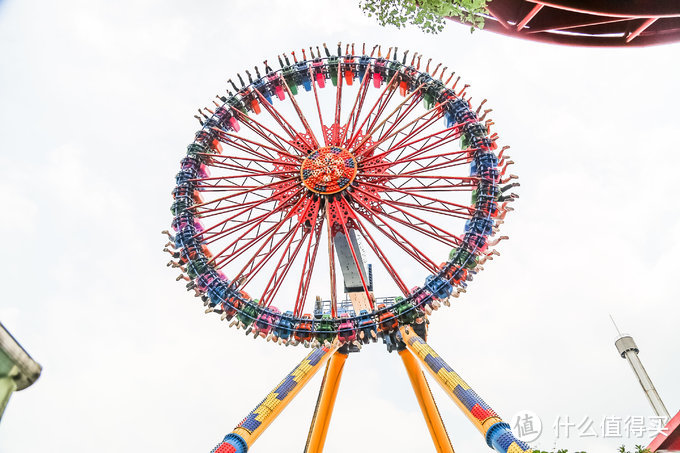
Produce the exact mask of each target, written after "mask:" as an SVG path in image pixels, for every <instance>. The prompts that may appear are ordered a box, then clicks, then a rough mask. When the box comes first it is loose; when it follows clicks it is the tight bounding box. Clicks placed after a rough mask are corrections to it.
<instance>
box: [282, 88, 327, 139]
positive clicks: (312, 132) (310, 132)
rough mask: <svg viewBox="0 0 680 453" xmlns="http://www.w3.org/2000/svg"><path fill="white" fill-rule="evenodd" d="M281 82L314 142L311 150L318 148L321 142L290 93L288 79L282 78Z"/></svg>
mask: <svg viewBox="0 0 680 453" xmlns="http://www.w3.org/2000/svg"><path fill="white" fill-rule="evenodd" d="M281 81H282V82H283V87H284V88H285V89H286V92H287V93H288V98H289V99H290V101H291V102H292V104H293V108H294V109H295V113H297V115H298V118H300V121H301V122H302V126H303V127H304V128H305V131H306V132H307V135H308V136H309V138H310V139H311V140H312V143H310V147H311V149H316V148H318V147H319V141H318V140H317V139H316V136H315V135H314V131H312V128H311V127H309V122H307V118H306V117H305V115H304V114H303V113H302V110H301V109H300V106H299V105H298V103H297V100H296V99H295V96H293V93H292V92H291V91H290V87H288V82H286V79H285V78H284V77H281Z"/></svg>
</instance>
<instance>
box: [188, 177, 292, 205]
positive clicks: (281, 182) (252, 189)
mask: <svg viewBox="0 0 680 453" xmlns="http://www.w3.org/2000/svg"><path fill="white" fill-rule="evenodd" d="M248 178H252V177H251V176H248ZM222 179H223V180H224V182H230V181H229V180H228V179H226V178H222ZM230 179H231V178H230ZM296 179H298V177H297V176H296V177H292V178H286V179H281V180H278V181H272V182H269V183H267V184H262V185H259V186H246V187H248V188H246V189H245V190H242V191H240V192H236V193H232V194H231V195H226V196H224V197H220V198H216V199H214V200H208V201H205V202H203V203H199V204H195V205H193V206H192V207H191V209H196V208H201V207H203V206H207V205H209V204H212V203H218V202H220V201H223V200H228V199H230V198H234V197H238V196H241V195H247V194H249V193H252V192H255V191H257V190H272V191H273V190H274V188H275V187H277V186H280V185H284V184H287V183H291V182H292V181H295V180H296ZM195 181H198V180H195Z"/></svg>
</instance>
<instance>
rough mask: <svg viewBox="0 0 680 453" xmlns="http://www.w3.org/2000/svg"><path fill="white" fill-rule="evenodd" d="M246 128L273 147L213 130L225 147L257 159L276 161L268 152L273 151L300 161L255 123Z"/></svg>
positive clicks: (213, 155) (212, 155)
mask: <svg viewBox="0 0 680 453" xmlns="http://www.w3.org/2000/svg"><path fill="white" fill-rule="evenodd" d="M246 127H247V128H248V129H250V130H252V131H253V132H254V133H255V134H257V135H258V136H259V137H262V138H264V140H266V141H267V142H268V143H269V144H270V145H271V146H269V145H265V144H264V143H260V142H257V141H255V140H252V139H248V138H246V137H243V136H241V135H236V134H232V133H230V132H227V131H224V130H222V129H217V128H213V130H214V131H215V132H216V133H217V139H218V140H219V141H220V142H221V143H224V144H225V145H228V146H230V147H232V148H235V149H237V150H239V151H243V152H245V153H248V154H252V155H254V156H256V157H260V158H263V159H267V158H268V159H272V160H276V157H275V156H274V155H272V154H270V153H269V152H268V151H273V152H275V153H277V154H278V155H280V156H286V157H288V158H290V159H294V160H300V158H299V157H298V156H295V155H293V154H290V153H288V152H287V151H286V148H285V147H284V145H283V144H282V143H280V142H277V141H274V140H273V139H272V136H273V135H268V133H266V131H263V130H261V129H259V128H257V127H255V123H253V124H249V123H246ZM251 145H252V146H255V147H257V148H261V149H262V150H263V151H265V153H266V154H261V153H259V152H258V151H256V150H255V149H253V148H252V147H251ZM208 156H209V157H217V156H221V155H220V154H209V155H208Z"/></svg>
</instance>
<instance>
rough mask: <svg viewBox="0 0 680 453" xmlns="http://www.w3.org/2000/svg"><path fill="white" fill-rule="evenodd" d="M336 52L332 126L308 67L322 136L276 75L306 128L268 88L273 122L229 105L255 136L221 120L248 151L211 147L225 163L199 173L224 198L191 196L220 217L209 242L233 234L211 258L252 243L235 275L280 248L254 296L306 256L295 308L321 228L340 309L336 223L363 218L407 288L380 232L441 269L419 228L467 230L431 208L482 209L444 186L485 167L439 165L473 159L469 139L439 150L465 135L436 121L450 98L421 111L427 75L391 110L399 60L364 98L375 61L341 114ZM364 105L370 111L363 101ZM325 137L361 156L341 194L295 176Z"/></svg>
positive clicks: (428, 266)
mask: <svg viewBox="0 0 680 453" xmlns="http://www.w3.org/2000/svg"><path fill="white" fill-rule="evenodd" d="M338 64H339V66H338V83H337V86H336V95H335V108H334V118H333V119H334V121H333V123H332V124H331V125H330V126H326V125H325V124H324V120H323V117H322V109H321V105H320V101H319V95H318V87H317V84H316V80H315V78H314V77H313V76H312V77H311V79H312V84H313V95H314V99H315V102H316V110H317V113H318V120H319V123H320V125H321V129H322V131H323V140H322V142H323V143H321V142H320V141H319V140H318V139H317V137H316V136H315V134H314V132H313V130H312V128H311V127H310V122H309V121H308V119H307V118H306V117H305V115H304V113H303V109H302V108H301V107H300V105H299V104H298V101H297V100H296V98H295V96H293V94H292V93H291V90H290V88H289V87H288V85H287V83H286V81H285V79H284V78H283V77H279V79H280V81H281V83H282V85H283V88H284V91H285V93H286V94H287V97H288V102H290V104H291V105H292V107H293V109H294V111H295V115H296V116H297V117H298V119H299V120H300V123H301V124H302V129H303V131H299V130H297V129H296V127H295V126H293V125H292V124H291V123H290V122H289V121H288V120H286V118H285V115H284V114H282V113H281V112H280V111H279V109H277V108H276V107H275V106H274V105H273V104H271V103H270V102H268V101H267V99H266V98H265V96H263V95H262V94H261V93H260V92H258V91H257V90H253V93H254V95H255V96H256V97H257V99H258V101H259V103H260V105H261V106H262V107H263V109H262V111H263V112H266V113H267V114H268V117H269V119H270V120H271V123H273V124H275V126H273V128H272V127H269V126H268V125H266V124H265V123H264V121H263V120H259V119H257V118H254V117H253V116H246V115H245V114H244V113H242V112H241V111H239V110H238V109H236V108H233V109H232V112H233V113H234V115H235V116H236V117H237V118H238V120H239V121H240V124H242V125H243V126H244V129H245V130H246V131H248V132H249V133H250V134H251V135H253V136H255V137H256V138H248V137H244V136H243V135H242V134H241V135H239V134H233V133H229V132H225V131H222V130H217V129H216V130H215V131H216V133H217V137H218V140H219V141H220V142H221V145H222V146H224V147H226V148H228V149H231V150H233V151H234V152H238V153H242V154H245V156H244V155H236V154H235V153H234V152H232V151H228V152H224V153H223V154H209V155H206V156H209V158H210V160H209V166H210V167H213V168H215V169H220V170H223V171H226V172H229V174H228V176H217V177H210V176H206V177H203V178H197V179H196V180H195V181H196V184H197V187H198V188H199V190H200V191H202V192H203V193H206V194H207V193H210V192H221V193H220V194H219V195H220V196H218V197H217V198H215V199H212V200H210V201H206V202H202V203H198V204H196V205H194V206H193V207H192V208H191V209H193V210H194V212H195V213H196V214H198V215H199V216H200V217H201V218H203V219H206V218H210V217H213V216H219V217H218V219H219V220H218V221H217V223H215V224H214V225H211V226H209V227H207V228H206V229H205V230H204V231H202V232H201V233H199V234H201V235H202V237H203V241H204V243H206V244H213V243H217V242H218V241H219V242H222V243H223V242H228V243H227V244H226V245H223V244H220V246H219V247H218V248H217V249H216V250H217V251H216V253H214V255H213V256H212V258H211V261H212V262H214V263H215V265H216V266H217V268H223V267H224V266H226V265H228V264H232V263H235V262H236V261H237V260H238V259H239V258H241V257H242V256H245V255H246V254H249V255H248V256H249V257H248V258H247V260H246V261H245V263H244V264H242V265H240V271H239V272H238V273H236V274H235V275H230V277H232V276H233V280H232V285H235V286H238V287H239V288H241V289H246V290H249V288H248V287H247V285H248V284H249V283H250V282H251V281H252V280H253V279H254V278H255V276H256V275H257V274H258V272H260V270H262V269H263V268H264V267H265V265H267V263H268V262H270V261H271V260H274V261H273V262H275V265H274V271H273V272H272V273H271V275H270V276H269V278H268V279H267V281H266V284H265V285H264V287H263V288H259V289H258V294H252V296H253V297H257V296H259V302H260V304H262V305H263V306H269V305H270V304H271V303H272V301H273V300H275V298H276V295H277V293H278V291H279V289H280V288H281V286H282V284H283V282H284V280H285V279H286V277H287V275H289V273H290V270H291V269H292V268H293V267H294V266H295V264H296V263H297V262H299V260H297V258H298V256H301V257H302V260H301V264H300V266H301V268H302V269H301V272H300V277H299V282H298V284H297V294H296V296H295V297H296V299H295V301H294V306H293V312H294V315H295V316H301V315H302V314H303V312H304V311H305V308H306V307H305V301H306V298H307V295H308V292H309V287H310V282H311V280H312V272H313V270H314V265H315V261H316V257H317V254H318V253H317V252H318V249H319V245H320V242H321V234H322V232H323V231H324V229H325V230H326V232H327V236H328V244H327V250H328V259H329V263H330V269H329V277H330V284H331V285H330V286H331V300H332V315H333V316H336V314H337V288H336V283H337V282H336V280H337V276H336V272H335V251H334V244H333V240H332V236H333V235H335V234H337V233H342V234H344V235H345V236H347V237H349V230H350V229H353V230H355V231H356V232H357V233H358V234H359V235H360V236H361V237H362V238H363V239H364V241H365V242H366V244H367V245H368V247H369V248H370V249H371V251H372V252H373V253H374V254H375V256H376V257H377V258H378V260H379V261H380V263H381V264H382V266H383V267H384V268H385V269H386V271H387V273H388V274H389V275H390V276H391V277H392V279H393V280H394V282H395V284H396V285H397V287H398V288H399V290H400V291H401V292H402V293H403V294H404V296H407V295H408V294H409V290H408V286H407V284H406V283H405V282H404V280H403V279H402V277H401V276H400V274H399V271H398V269H397V267H396V266H395V265H394V264H393V263H392V262H391V261H390V257H389V255H388V254H387V253H385V250H386V249H385V248H384V247H381V245H380V241H381V240H383V241H384V240H386V241H388V242H387V243H392V244H393V245H394V246H396V247H397V248H398V249H400V250H402V251H403V252H404V253H405V254H406V255H407V256H409V257H411V258H412V259H413V261H414V262H415V263H417V264H418V265H420V266H422V267H423V268H424V269H425V270H427V271H428V272H430V273H435V272H437V271H438V269H439V267H438V265H437V263H438V262H439V260H434V259H433V258H431V257H429V256H428V255H427V254H426V253H425V252H424V251H423V250H421V248H420V247H418V246H417V245H416V242H417V241H416V238H417V237H419V236H426V237H429V238H431V239H434V240H436V241H438V242H440V243H442V244H445V245H446V246H447V247H457V246H459V245H460V244H461V238H460V237H458V236H456V235H454V234H453V233H451V232H449V231H448V229H447V227H446V225H445V224H444V225H442V224H435V222H434V221H433V220H431V218H432V216H433V215H434V216H439V219H443V218H446V217H448V218H459V219H467V218H469V217H470V216H471V214H472V213H473V211H474V209H473V208H472V207H470V206H469V205H465V204H458V203H454V202H451V201H449V200H445V199H442V198H438V192H451V191H467V192H470V191H472V190H473V189H474V188H475V187H476V185H477V178H474V177H462V176H461V177H455V176H448V173H447V174H446V175H442V174H441V170H449V169H451V168H452V167H457V166H462V165H469V162H470V157H469V156H470V153H469V150H453V151H452V150H449V149H445V150H444V151H442V152H440V151H438V149H439V148H440V147H443V146H447V145H450V144H451V143H452V142H454V141H455V140H456V139H458V138H459V137H460V136H461V134H462V130H463V128H464V126H465V124H462V125H461V124H458V125H456V126H453V127H448V128H446V127H445V128H442V127H441V126H436V124H440V123H441V120H442V118H443V111H444V109H443V107H442V105H436V106H434V107H433V108H431V109H429V110H426V111H424V113H421V114H417V115H416V114H414V113H413V112H414V110H415V109H416V107H417V106H418V105H419V104H421V102H422V100H423V96H422V94H421V91H420V89H419V88H420V87H417V88H416V89H414V90H413V91H411V92H410V93H409V94H407V95H406V96H405V98H404V99H403V100H402V101H401V102H399V103H398V104H397V105H396V107H395V108H393V109H392V110H390V111H388V107H389V106H390V103H391V101H392V100H393V98H394V95H395V93H396V92H397V87H398V82H397V77H398V74H399V73H398V72H396V73H395V74H394V76H393V77H392V79H391V80H390V81H389V82H387V83H385V86H384V88H383V89H382V90H381V92H380V94H379V95H378V97H377V100H376V101H375V102H374V103H373V104H372V105H371V106H370V108H369V107H368V106H366V100H367V93H368V90H369V85H370V80H371V79H372V76H373V74H372V71H373V66H371V65H369V67H368V69H367V72H366V74H365V76H364V78H363V80H362V82H361V84H360V86H359V87H358V91H357V94H356V98H355V99H354V100H353V103H352V108H351V110H350V111H349V112H348V113H347V117H348V119H347V122H346V123H345V124H344V125H343V124H342V123H341V113H342V104H343V103H342V91H343V80H344V77H343V76H342V75H343V74H342V72H341V69H342V68H341V67H340V63H338ZM442 76H443V71H442ZM364 110H367V112H366V113H364ZM414 115H415V116H414ZM275 129H276V130H275ZM388 142H389V144H388ZM320 146H339V147H342V148H345V149H347V150H351V151H352V152H353V154H354V156H355V159H356V160H357V162H358V163H359V170H358V172H357V175H356V178H355V184H354V187H353V190H351V191H347V192H346V193H344V196H340V197H332V198H327V197H323V196H314V195H313V194H311V193H310V191H309V190H308V189H307V188H306V187H305V186H304V185H303V184H301V183H300V181H299V180H298V178H299V172H300V164H301V162H302V160H303V159H304V158H305V157H306V155H307V154H308V153H309V152H310V151H313V150H314V149H318V148H319V147H320ZM222 192H223V193H225V194H224V195H223V194H222ZM369 227H370V228H373V230H374V232H375V233H374V234H371V232H370V231H369ZM375 234H378V235H379V236H377V237H376V236H375ZM348 243H349V248H350V251H351V255H352V259H353V261H354V263H355V265H356V266H357V268H360V266H359V261H358V258H357V256H358V251H357V250H355V249H354V246H353V245H352V242H351V241H348ZM301 253H302V255H300V254H301ZM359 275H360V278H361V283H362V287H363V290H364V292H365V293H366V295H367V297H368V300H369V301H372V297H371V294H370V291H369V288H368V282H367V281H366V280H365V279H364V275H363V273H362V272H359ZM370 303H371V306H372V302H370ZM284 309H286V308H284Z"/></svg>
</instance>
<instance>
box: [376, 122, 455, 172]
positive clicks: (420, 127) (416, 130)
mask: <svg viewBox="0 0 680 453" xmlns="http://www.w3.org/2000/svg"><path fill="white" fill-rule="evenodd" d="M431 111H432V110H430V111H429V112H431ZM429 112H426V113H425V114H424V115H421V116H420V117H419V118H417V119H416V120H414V121H411V122H410V123H409V124H407V125H406V126H404V127H403V128H401V129H399V130H398V131H396V133H393V131H394V128H395V127H396V126H397V125H398V122H397V121H395V123H394V124H393V125H392V126H390V128H389V129H388V131H387V132H386V133H385V135H384V137H385V140H381V141H380V142H378V143H376V144H375V148H374V149H380V147H381V145H382V144H383V143H384V142H386V141H387V140H389V139H390V138H392V142H391V143H390V146H389V147H388V148H387V150H386V151H384V152H382V153H379V154H377V155H376V156H381V157H385V156H387V155H389V154H390V153H392V152H394V151H396V150H398V149H402V151H401V152H400V153H399V154H398V155H397V159H399V158H401V155H402V154H403V150H405V149H406V148H403V147H402V145H404V146H407V147H411V148H415V147H414V146H412V145H408V144H405V142H406V141H407V140H409V139H411V138H413V137H417V136H418V135H419V134H420V133H421V132H423V131H425V130H427V129H428V128H430V127H431V126H432V125H433V124H435V123H436V122H437V121H438V120H439V119H440V118H441V116H442V114H441V112H437V113H436V114H433V115H432V116H430V117H429V118H427V119H425V120H424V121H422V122H420V123H419V121H420V120H421V119H423V118H425V116H427V115H428V114H429ZM398 121H401V119H398ZM410 125H413V128H412V129H411V130H410V131H409V132H407V133H405V132H404V130H405V129H406V128H408V127H409V126H410ZM400 134H403V135H404V137H403V138H402V139H401V140H399V141H397V142H396V143H395V141H396V140H397V137H398V136H399V135H400ZM435 135H436V134H431V135H429V136H426V137H423V138H422V140H424V143H423V144H421V148H426V149H425V152H426V151H429V150H430V149H432V148H430V147H428V146H427V145H428V142H429V141H430V140H431V138H432V137H433V136H435ZM456 138H457V137H456ZM417 141H418V140H416V141H415V142H417ZM436 143H437V142H435V144H436ZM434 147H435V148H436V147H437V146H434ZM421 148H418V149H421ZM373 159H377V157H371V158H369V159H366V162H369V161H371V160H373Z"/></svg>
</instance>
